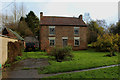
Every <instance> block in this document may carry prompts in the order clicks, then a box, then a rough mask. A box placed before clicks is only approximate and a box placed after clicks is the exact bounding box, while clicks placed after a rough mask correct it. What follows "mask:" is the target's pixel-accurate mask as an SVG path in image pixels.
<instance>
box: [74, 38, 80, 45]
mask: <svg viewBox="0 0 120 80" xmlns="http://www.w3.org/2000/svg"><path fill="white" fill-rule="evenodd" d="M76 40H78V41H79V44H78V45H76V44H75V41H76ZM74 46H80V37H74Z"/></svg>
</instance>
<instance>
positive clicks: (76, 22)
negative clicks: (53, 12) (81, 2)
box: [40, 16, 87, 27]
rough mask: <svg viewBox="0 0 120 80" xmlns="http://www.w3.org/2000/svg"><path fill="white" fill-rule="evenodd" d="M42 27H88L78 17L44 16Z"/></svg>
mask: <svg viewBox="0 0 120 80" xmlns="http://www.w3.org/2000/svg"><path fill="white" fill-rule="evenodd" d="M40 25H54V26H57V25H60V26H81V27H82V26H83V27H86V26H87V25H86V24H85V22H84V21H83V20H82V19H80V18H76V17H56V16H42V18H41V20H40Z"/></svg>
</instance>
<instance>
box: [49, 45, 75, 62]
mask: <svg viewBox="0 0 120 80" xmlns="http://www.w3.org/2000/svg"><path fill="white" fill-rule="evenodd" d="M71 51H72V48H71V47H70V46H66V47H63V48H58V47H55V48H53V49H52V50H51V51H50V53H49V55H51V56H54V57H55V59H56V60H57V61H58V62H61V61H62V60H64V59H65V58H66V57H70V58H72V57H73V55H72V53H71Z"/></svg>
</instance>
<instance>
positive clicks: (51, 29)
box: [49, 26, 55, 35]
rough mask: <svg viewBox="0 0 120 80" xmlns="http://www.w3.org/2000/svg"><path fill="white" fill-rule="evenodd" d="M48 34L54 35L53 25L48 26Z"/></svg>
mask: <svg viewBox="0 0 120 80" xmlns="http://www.w3.org/2000/svg"><path fill="white" fill-rule="evenodd" d="M49 34H50V35H55V26H49Z"/></svg>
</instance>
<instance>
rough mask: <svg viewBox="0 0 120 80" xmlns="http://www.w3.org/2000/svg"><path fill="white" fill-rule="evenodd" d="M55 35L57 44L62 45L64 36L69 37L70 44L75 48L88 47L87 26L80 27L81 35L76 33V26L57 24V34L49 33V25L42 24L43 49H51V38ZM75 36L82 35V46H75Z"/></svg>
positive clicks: (41, 40) (41, 38)
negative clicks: (51, 34)
mask: <svg viewBox="0 0 120 80" xmlns="http://www.w3.org/2000/svg"><path fill="white" fill-rule="evenodd" d="M48 37H55V42H56V43H55V46H57V47H62V46H63V43H62V37H68V45H71V46H72V47H73V50H81V49H87V27H80V28H79V35H78V36H75V35H74V26H55V36H50V35H49V26H41V29H40V42H41V44H40V45H41V50H48V51H49V50H50V49H51V47H50V46H49V38H48ZM74 37H80V46H77V47H75V46H74Z"/></svg>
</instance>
